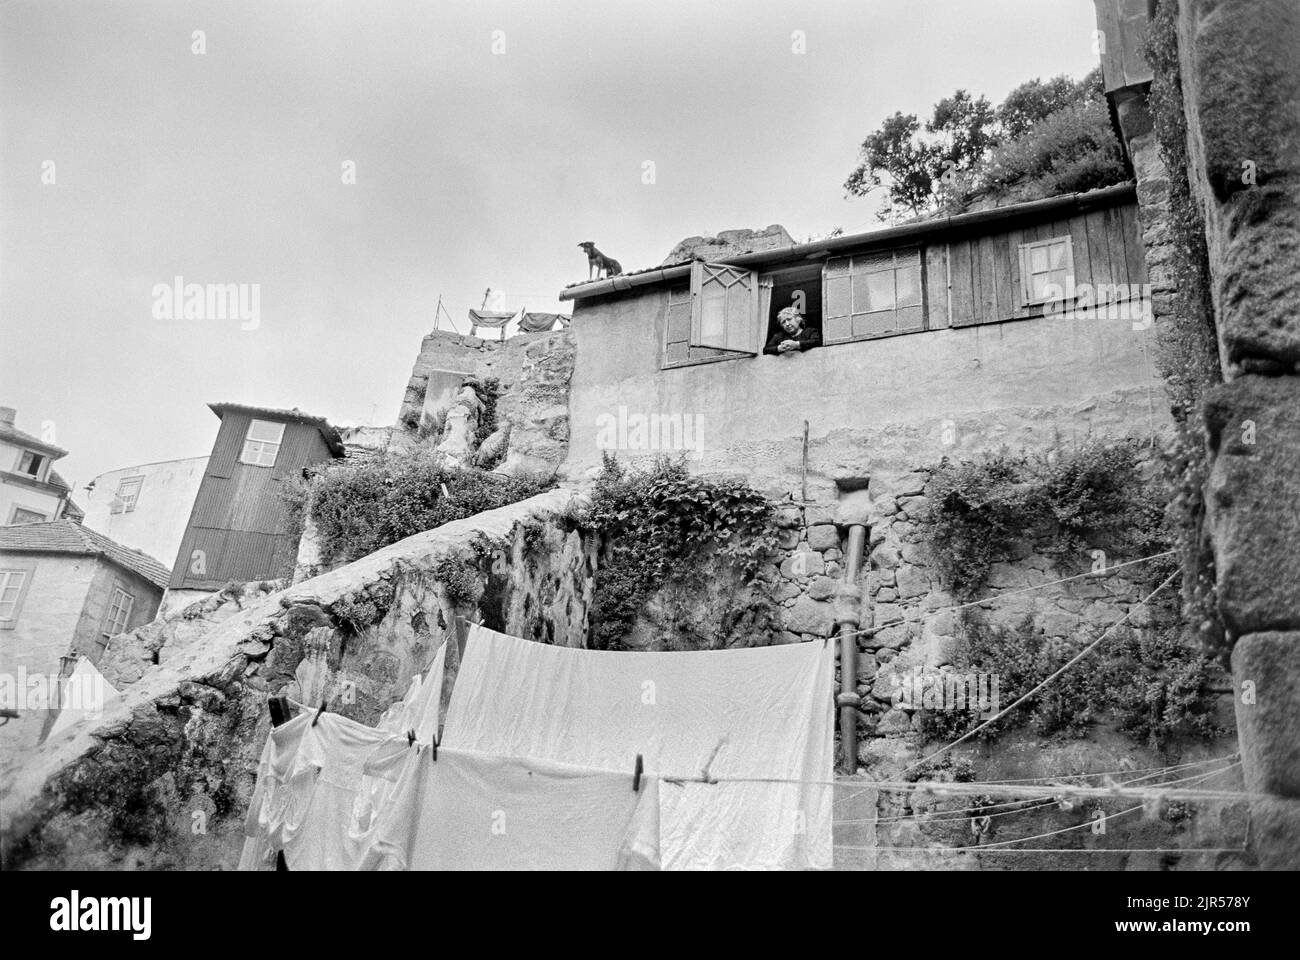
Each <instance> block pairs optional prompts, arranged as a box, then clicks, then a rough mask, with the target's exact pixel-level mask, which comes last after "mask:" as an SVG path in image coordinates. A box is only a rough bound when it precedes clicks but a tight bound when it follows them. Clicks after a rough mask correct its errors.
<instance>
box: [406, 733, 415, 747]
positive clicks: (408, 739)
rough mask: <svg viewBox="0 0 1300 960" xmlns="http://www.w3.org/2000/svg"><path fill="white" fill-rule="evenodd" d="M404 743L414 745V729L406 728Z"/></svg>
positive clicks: (409, 745)
mask: <svg viewBox="0 0 1300 960" xmlns="http://www.w3.org/2000/svg"><path fill="white" fill-rule="evenodd" d="M406 745H407V746H408V747H413V746H415V731H414V730H407V731H406Z"/></svg>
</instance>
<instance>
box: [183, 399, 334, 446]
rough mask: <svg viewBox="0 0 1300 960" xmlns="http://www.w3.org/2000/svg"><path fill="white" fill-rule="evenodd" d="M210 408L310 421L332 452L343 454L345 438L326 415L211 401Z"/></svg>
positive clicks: (272, 417) (224, 413) (288, 419)
mask: <svg viewBox="0 0 1300 960" xmlns="http://www.w3.org/2000/svg"><path fill="white" fill-rule="evenodd" d="M208 409H209V410H211V411H212V412H213V413H215V414H216V415H217V416H218V417H222V416H225V415H226V414H227V413H246V414H248V415H250V416H254V417H257V416H262V417H267V418H270V419H273V420H286V421H289V422H291V423H310V424H312V425H313V426H314V427H316V429H318V430H319V431H320V435H321V437H323V438H324V440H325V445H326V446H328V447H329V448H330V453H332V454H334V456H336V457H341V456H343V440H342V438H340V437H339V432H338V430H336V429H334V427H332V426H330V424H329V421H327V420H326V419H325V418H324V417H317V416H313V415H312V414H310V413H304V412H303V411H301V410H299V409H298V408H297V407H294V408H293V409H292V410H278V409H276V408H275V407H250V406H248V405H247V404H243V403H209V404H208Z"/></svg>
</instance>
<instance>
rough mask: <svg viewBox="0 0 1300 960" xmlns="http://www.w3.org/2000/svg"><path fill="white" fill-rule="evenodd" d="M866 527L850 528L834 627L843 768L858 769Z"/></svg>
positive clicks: (852, 770) (859, 525) (846, 769)
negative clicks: (861, 578)
mask: <svg viewBox="0 0 1300 960" xmlns="http://www.w3.org/2000/svg"><path fill="white" fill-rule="evenodd" d="M866 542H867V528H866V527H865V526H864V525H863V524H860V523H854V524H850V525H849V542H848V546H847V548H846V549H845V551H844V580H843V582H842V583H841V584H840V591H839V597H840V602H839V603H838V604H837V605H836V612H835V626H836V629H837V630H838V631H839V634H840V695H839V696H838V697H836V698H835V703H836V704H837V705H838V706H839V708H840V746H841V747H842V748H843V757H842V758H841V759H842V761H843V764H844V769H845V771H846V772H848V773H853V772H855V771H856V770H857V769H858V703H859V702H860V698H859V697H858V638H857V636H856V631H857V629H858V625H859V623H860V622H861V608H862V603H861V599H860V594H859V591H858V574H859V572H860V571H861V569H862V554H863V548H864V547H865V545H866Z"/></svg>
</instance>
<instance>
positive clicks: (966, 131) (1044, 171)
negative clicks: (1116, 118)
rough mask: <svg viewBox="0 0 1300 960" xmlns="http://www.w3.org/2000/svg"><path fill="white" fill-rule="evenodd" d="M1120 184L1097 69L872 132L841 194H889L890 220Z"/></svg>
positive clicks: (961, 101)
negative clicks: (986, 202) (996, 101)
mask: <svg viewBox="0 0 1300 960" xmlns="http://www.w3.org/2000/svg"><path fill="white" fill-rule="evenodd" d="M1124 176H1125V170H1124V164H1123V157H1122V154H1121V152H1120V145H1119V141H1118V140H1117V139H1116V138H1115V134H1114V131H1113V130H1112V129H1111V126H1110V115H1109V112H1108V110H1107V107H1106V103H1105V99H1104V97H1103V96H1102V82H1101V71H1100V69H1097V70H1094V71H1092V72H1091V73H1089V74H1088V75H1087V76H1086V77H1084V78H1083V79H1082V80H1078V81H1075V80H1072V79H1071V78H1069V77H1067V76H1064V75H1062V76H1059V77H1053V78H1051V79H1050V80H1046V81H1044V80H1041V79H1033V80H1029V81H1027V82H1025V83H1022V84H1021V85H1020V86H1018V87H1016V88H1015V89H1014V90H1012V91H1011V92H1010V93H1009V94H1008V95H1007V97H1006V99H1005V100H1003V102H1002V103H1001V104H1000V105H999V106H998V107H997V108H996V109H995V108H994V107H993V106H992V104H991V103H990V102H989V100H988V99H987V98H986V97H983V96H980V97H976V96H973V95H972V94H971V93H970V92H969V91H967V90H960V89H959V90H957V91H955V92H954V93H953V94H952V95H951V96H949V97H945V98H944V99H942V100H940V101H939V102H938V103H936V104H935V105H934V109H933V110H932V111H931V114H930V118H929V120H927V121H926V122H925V123H924V124H922V123H921V121H920V119H919V118H918V117H917V116H916V115H915V114H904V113H895V114H894V115H893V116H891V117H888V118H886V120H885V121H884V122H883V123H882V124H881V125H880V127H878V128H877V129H875V130H872V131H871V132H870V133H869V134H867V137H866V139H865V140H863V142H862V148H861V153H860V156H859V162H858V166H857V167H856V168H855V169H854V170H853V171H852V172H851V173H850V174H849V177H848V179H847V180H846V181H845V183H844V188H845V190H846V191H848V193H849V194H850V195H851V196H867V195H868V194H870V193H872V192H873V191H876V190H878V189H882V188H883V189H885V190H886V195H887V198H888V200H887V202H886V204H885V205H884V206H883V207H882V208H881V210H880V211H879V213H878V216H880V218H881V219H882V220H884V219H897V217H898V215H899V212H900V211H901V212H905V213H908V214H910V215H913V216H918V215H923V214H927V213H932V212H936V211H941V210H948V211H953V210H961V209H965V208H966V207H968V206H970V205H971V204H972V203H973V202H975V201H977V200H980V199H984V198H991V199H994V200H997V199H1003V198H1005V199H1013V200H1020V199H1030V198H1034V197H1041V196H1050V195H1053V194H1058V193H1066V192H1071V191H1078V190H1091V189H1094V188H1096V187H1100V186H1107V185H1109V184H1112V183H1118V182H1120V181H1121V180H1123V179H1124Z"/></svg>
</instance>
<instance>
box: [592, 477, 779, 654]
mask: <svg viewBox="0 0 1300 960" xmlns="http://www.w3.org/2000/svg"><path fill="white" fill-rule="evenodd" d="M586 523H587V525H588V526H589V527H590V528H591V529H592V530H593V531H594V532H596V533H599V534H600V535H601V537H602V539H603V541H604V551H603V554H602V558H601V563H600V566H599V569H598V571H597V574H596V584H595V595H594V598H593V602H592V608H591V646H592V647H593V648H594V649H597V650H618V649H623V641H624V638H625V637H626V636H627V634H628V633H629V632H630V631H631V629H632V627H633V625H634V624H635V622H636V619H637V616H638V614H639V613H640V612H641V611H642V610H643V608H644V606H645V604H646V602H647V601H648V600H649V599H650V598H651V597H652V596H653V595H654V594H655V593H656V592H658V591H660V590H661V589H662V588H664V587H669V586H673V585H679V584H689V583H697V584H698V583H700V582H703V581H704V580H706V579H714V578H717V577H718V576H719V570H718V567H719V566H721V567H725V568H730V569H731V570H732V571H734V572H736V573H738V574H739V575H740V576H741V577H744V578H746V579H750V578H753V577H754V576H755V575H756V574H757V572H758V571H759V568H760V567H761V566H762V565H763V564H765V563H768V562H770V561H771V559H772V558H773V557H774V556H775V554H776V550H777V533H776V527H775V523H774V509H773V506H772V504H771V503H770V502H769V501H768V500H767V498H766V497H764V496H763V495H762V494H760V493H759V492H757V491H756V490H754V489H753V488H751V487H750V486H748V485H747V484H745V483H744V482H742V481H735V480H729V481H711V480H706V479H702V478H699V477H693V476H691V475H690V473H689V472H688V471H687V470H686V467H685V465H684V464H683V463H682V462H680V461H673V460H668V459H662V458H661V459H659V460H656V461H655V463H654V464H653V466H651V467H650V468H648V469H644V470H628V469H626V468H625V467H624V466H623V465H622V464H620V463H619V462H618V461H617V459H615V458H614V457H612V456H610V455H608V454H606V455H605V458H604V469H603V472H602V473H601V475H600V477H599V478H598V479H597V481H596V484H595V487H594V490H593V494H592V509H591V512H590V515H589V518H588V519H587V521H586ZM757 603H758V604H759V605H762V604H764V603H766V604H770V603H771V601H770V600H767V599H766V598H760V599H758V600H757ZM723 619H724V620H726V619H727V618H726V617H724V618H723Z"/></svg>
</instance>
